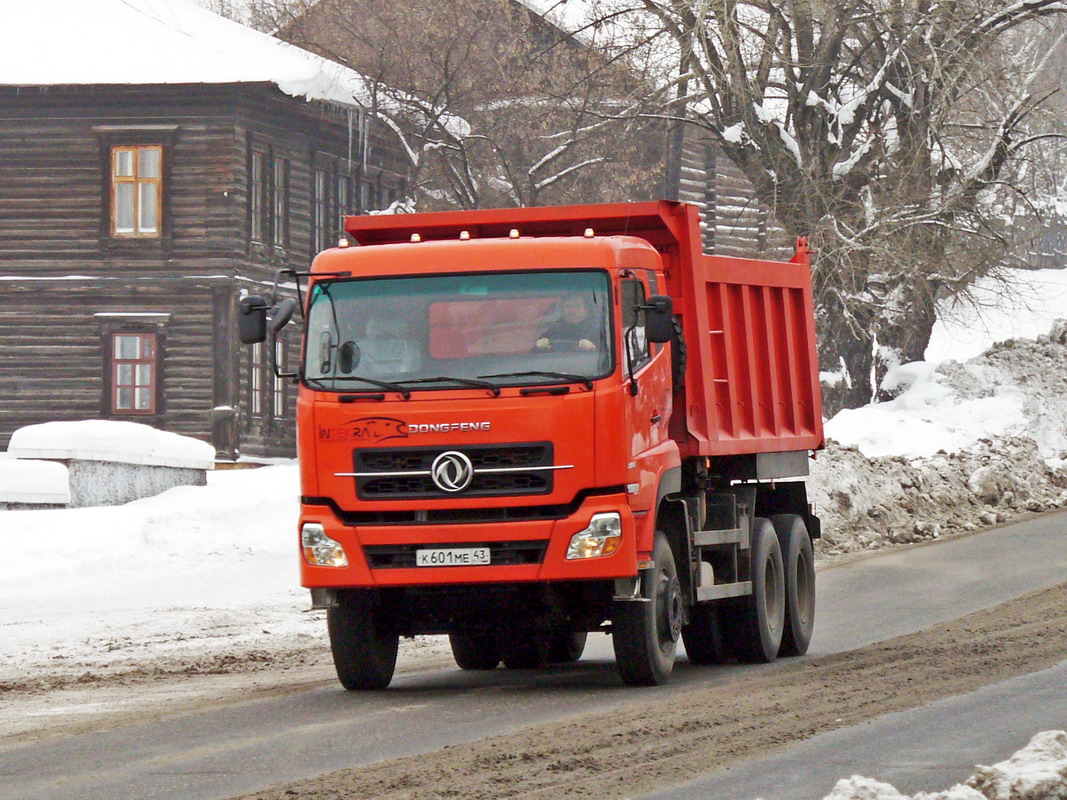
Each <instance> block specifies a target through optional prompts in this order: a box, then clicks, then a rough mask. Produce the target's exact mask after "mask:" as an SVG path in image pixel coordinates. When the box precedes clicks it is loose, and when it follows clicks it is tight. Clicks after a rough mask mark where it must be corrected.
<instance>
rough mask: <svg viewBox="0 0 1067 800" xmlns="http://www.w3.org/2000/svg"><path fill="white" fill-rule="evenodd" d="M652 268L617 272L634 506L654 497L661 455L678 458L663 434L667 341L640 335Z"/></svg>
mask: <svg viewBox="0 0 1067 800" xmlns="http://www.w3.org/2000/svg"><path fill="white" fill-rule="evenodd" d="M655 278H656V276H655V273H654V272H651V271H649V270H625V271H623V272H622V273H620V281H619V290H620V298H619V299H620V302H621V305H622V309H621V311H622V313H621V319H622V348H621V354H620V355H621V359H622V362H623V369H624V371H625V372H624V376H625V377H624V380H623V384H624V387H625V389H626V401H627V406H628V413H627V422H628V425H627V427H628V433H629V435H630V459H631V462H632V463H634V465H635V469H636V471H637V475H636V476H635V477H636V479H637V482H639V483H640V485H641V488H640V490H639V492H638V497H635V498H633V500H634V501H635V502H634V504H633V507H634V508H646V509H647V508H650V507H651V506H652V504H653V503H654V502H655V499H656V491H657V489H658V480H657V478H658V476H659V475H660V474H661V473H662V470H663V469H664V464H663V463H662V462H663V461H668V462H673V461H676V460H677V448H676V446H674V443H673V442H672V441H671V440H670V437H669V436H668V423H669V421H670V417H671V410H672V400H673V392H672V389H671V364H670V354H669V352H668V350H667V347H666V346H665V345H662V344H651V343H650V342H649V341H648V339H647V337H646V336H645V313H646V312H645V311H644V310H643V309H642V308H641V307H642V306H644V305H647V303H648V298H649V296H650V295H652V294H655V293H656V291H655V288H656V287H655Z"/></svg>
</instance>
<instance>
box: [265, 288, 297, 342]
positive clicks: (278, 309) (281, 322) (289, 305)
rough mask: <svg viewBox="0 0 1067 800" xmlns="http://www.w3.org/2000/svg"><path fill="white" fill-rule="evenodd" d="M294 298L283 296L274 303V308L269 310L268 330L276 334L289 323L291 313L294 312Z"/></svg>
mask: <svg viewBox="0 0 1067 800" xmlns="http://www.w3.org/2000/svg"><path fill="white" fill-rule="evenodd" d="M296 306H297V303H296V300H294V299H293V298H291V297H284V298H282V299H281V300H279V301H278V302H277V303H275V304H274V308H272V309H271V310H270V323H269V324H270V332H271V333H272V334H277V333H278V331H280V330H281V329H282V328H284V327H285V326H286V325H288V324H289V320H291V319H292V318H293V314H294V313H296Z"/></svg>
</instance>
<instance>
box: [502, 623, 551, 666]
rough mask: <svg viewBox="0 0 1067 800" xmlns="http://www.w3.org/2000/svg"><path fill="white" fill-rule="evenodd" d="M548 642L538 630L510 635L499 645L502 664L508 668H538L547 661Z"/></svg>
mask: <svg viewBox="0 0 1067 800" xmlns="http://www.w3.org/2000/svg"><path fill="white" fill-rule="evenodd" d="M549 648H550V642H549V639H548V636H547V635H546V634H544V633H542V632H540V631H529V632H523V633H518V634H516V635H512V636H510V637H509V638H508V639H507V640H506V641H505V642H503V644H502V646H501V655H502V656H503V659H504V666H505V667H507V668H508V669H540V668H541V667H543V666H545V664H547V663H548V654H549Z"/></svg>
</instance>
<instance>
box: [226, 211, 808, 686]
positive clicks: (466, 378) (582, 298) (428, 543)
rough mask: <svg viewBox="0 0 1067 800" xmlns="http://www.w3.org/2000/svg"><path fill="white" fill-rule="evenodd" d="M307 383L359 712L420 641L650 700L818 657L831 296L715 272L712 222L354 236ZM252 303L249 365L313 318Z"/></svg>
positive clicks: (566, 219)
mask: <svg viewBox="0 0 1067 800" xmlns="http://www.w3.org/2000/svg"><path fill="white" fill-rule="evenodd" d="M346 229H347V231H348V233H349V235H350V236H351V237H352V238H353V239H354V240H355V241H356V242H358V243H359V245H361V246H359V247H337V248H333V249H330V250H327V251H325V252H323V253H321V254H320V255H319V256H318V257H316V258H315V261H314V264H313V266H312V269H311V271H310V272H308V273H303V274H302V275H303V276H306V277H307V286H306V297H305V298H304V300H303V319H304V340H303V341H304V345H303V358H302V361H301V368H300V372H299V376H298V377H299V381H300V395H299V402H298V412H297V413H298V430H299V455H300V464H301V481H302V490H301V491H302V497H301V510H300V539H301V549H302V560H301V571H302V580H303V585H304V586H306V587H308V588H310V589H311V596H312V601H313V605H314V606H315V607H316V608H325V609H327V618H328V628H329V634H330V641H331V646H332V650H333V657H334V662H335V665H336V668H337V674H338V677H339V678H340V681H341V683H342V684H343V685H344V686H345V687H346V688H348V689H381V688H384V687H386V686H387V685H388V684H389V682H390V680H391V679H392V675H393V670H394V665H395V661H396V654H397V645H398V639H399V637H401V636H414V635H418V634H447V635H448V636H449V639H450V641H451V646H452V651H453V653H454V655H455V659H456V662H457V663H458V665H459V666H460V667H461V668H463V669H469V670H488V669H494V668H496V667H497V666H498V665H499V664H500V663H501V662H503V663H504V665H505V666H506V667H509V668H532V667H538V666H541V665H544V664H546V663H550V662H554V661H555V662H566V661H573V660H576V659H577V658H579V657H580V655H581V653H582V650H583V648H584V646H585V640H586V636H587V634H588V633H589V632H593V631H606V632H610V634H611V636H612V640H613V645H614V650H615V656H616V661H617V664H618V670H619V673H620V675H621V677H622V680H623V681H624V682H625V683H628V684H637V685H652V684H662V683H664V682H666V681H667V680H668V679H669V677H670V674H671V670H672V668H673V664H674V660H675V655H676V651H677V649H678V644H679V641H681V642H683V643H684V645H685V650H686V653H687V655H688V657H689V660H690V661H691V662H695V663H700V664H703V663H712V662H718V661H720V660H723V659H731V658H735V659H740V660H743V661H771V660H773V659H774V658H776V657H777V656H780V655H781V656H789V655H798V654H802V653H804V652H805V650H806V649H807V647H808V642H809V640H810V637H811V632H812V625H813V621H814V611H815V608H814V603H815V583H814V582H815V572H814V564H813V556H812V539H813V538H816V537H818V535H819V521H818V519H817V518H816V517H815V516H814V515H813V514H812V512H811V510H810V508H809V504H808V501H807V495H806V490H805V484H804V481H803V478H804V476H806V475H807V472H808V469H807V467H808V458H809V454H810V452H811V451H812V450H815V449H818V448H820V447H821V446H822V445H823V433H822V414H821V405H820V403H821V398H820V394H819V383H818V374H817V359H816V350H815V330H814V324H813V314H812V294H811V278H810V269H809V263H808V254H807V250H806V247H805V244H804V242H803V241H800V242H798V247H797V252H796V255H795V256H794V258H793V260H792V261H790V262H784V263H783V262H774V261H760V260H746V259H740V258H725V257H719V256H707V255H703V254H702V251H701V236H700V228H699V216H698V212H697V209H696V208H695V207H693V206H690V205H686V204H681V203H671V202H654V203H637V204H616V205H596V206H572V207H554V208H522V209H493V210H482V211H470V212H444V213H425V214H408V215H398V216H370V217H349V218H348V220H347V223H346ZM268 306H270V304H269V303H266V302H264V301H263V300H262V298H245V299H244V300H243V301H242V302H241V314H240V315H239V319H240V322H241V326H242V331H241V335H242V339H243V340H245V341H255V340H257V339H258V340H262V338H263V336H264V335H269V333H268V331H276V330H277V329H279V328H280V327H281V326H282V325H284V324H285V322H286V321H287V318H288V317H289V316H290V315H291V313H292V312H293V310H294V309H295V308H296V303H295V302H294V301H292V300H290V301H288V303H286V302H282V303H279V304H276V305H274V306H273V310H271V309H269V308H268Z"/></svg>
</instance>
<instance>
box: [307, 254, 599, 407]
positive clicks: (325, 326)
mask: <svg viewBox="0 0 1067 800" xmlns="http://www.w3.org/2000/svg"><path fill="white" fill-rule="evenodd" d="M609 298H610V293H609V284H608V276H607V273H605V272H603V271H594V270H575V271H560V270H553V271H543V272H511V273H476V274H466V275H443V276H442V275H429V276H424V277H413V278H374V279H367V280H338V281H329V282H326V281H320V282H318V283H316V284H315V286H314V288H313V289H312V290H311V298H310V303H309V306H308V315H307V319H308V323H307V324H308V327H307V340H306V342H307V343H306V351H305V358H304V378H305V380H306V381H308V382H309V383H311V384H312V385H313V386H314V387H315V388H317V389H326V390H332V391H348V392H351V391H376V390H381V389H382V388H389V387H383V386H382V382H387V383H389V384H392V385H396V386H402V387H403V388H404V389H405V390H409V391H416V390H428V389H455V388H458V387H459V386H463V385H466V386H474V385H486V384H489V385H492V386H509V385H511V386H514V385H531V384H538V383H561V382H571V381H587V380H591V379H595V378H601V377H603V376H605V375H607V374H608V373H609V372H610V371H611V370H612V366H613V360H612V347H611V341H612V337H611V325H610V323H611V315H610V313H608V309H609V308H610V305H609ZM364 379H369V380H364Z"/></svg>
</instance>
